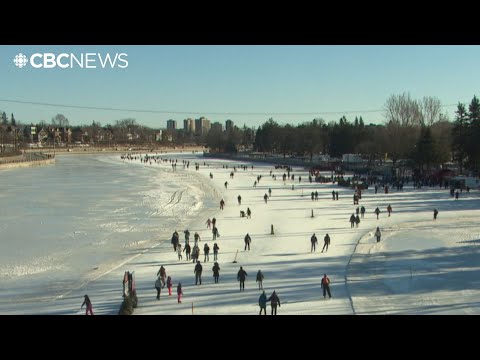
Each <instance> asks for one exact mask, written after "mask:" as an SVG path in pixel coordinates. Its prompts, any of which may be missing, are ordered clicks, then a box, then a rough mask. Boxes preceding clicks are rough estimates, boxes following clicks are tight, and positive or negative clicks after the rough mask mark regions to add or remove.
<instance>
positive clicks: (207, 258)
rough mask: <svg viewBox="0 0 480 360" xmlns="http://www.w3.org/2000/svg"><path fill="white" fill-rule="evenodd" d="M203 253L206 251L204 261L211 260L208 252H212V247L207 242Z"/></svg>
mask: <svg viewBox="0 0 480 360" xmlns="http://www.w3.org/2000/svg"><path fill="white" fill-rule="evenodd" d="M203 253H204V259H203V262H207V261H210V257H209V256H208V254H209V253H210V247H209V246H208V244H207V243H205V245H204V246H203Z"/></svg>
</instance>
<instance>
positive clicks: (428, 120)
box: [421, 96, 442, 126]
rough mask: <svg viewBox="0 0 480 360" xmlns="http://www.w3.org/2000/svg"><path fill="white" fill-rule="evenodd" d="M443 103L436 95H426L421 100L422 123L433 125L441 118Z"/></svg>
mask: <svg viewBox="0 0 480 360" xmlns="http://www.w3.org/2000/svg"><path fill="white" fill-rule="evenodd" d="M441 111H442V104H441V102H440V100H439V99H438V98H436V97H431V96H424V98H423V99H422V102H421V114H422V117H421V125H427V126H430V125H433V124H434V123H436V122H439V121H440V120H441V115H442V113H441Z"/></svg>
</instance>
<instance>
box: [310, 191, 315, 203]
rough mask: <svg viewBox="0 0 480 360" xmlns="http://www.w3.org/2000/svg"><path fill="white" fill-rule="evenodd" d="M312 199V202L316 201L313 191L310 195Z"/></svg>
mask: <svg viewBox="0 0 480 360" xmlns="http://www.w3.org/2000/svg"><path fill="white" fill-rule="evenodd" d="M310 197H311V198H312V201H313V200H315V193H314V192H313V191H312V193H311V194H310Z"/></svg>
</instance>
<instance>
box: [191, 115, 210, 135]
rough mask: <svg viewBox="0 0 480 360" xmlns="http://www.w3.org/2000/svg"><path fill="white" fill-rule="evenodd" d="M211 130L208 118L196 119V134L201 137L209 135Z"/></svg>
mask: <svg viewBox="0 0 480 360" xmlns="http://www.w3.org/2000/svg"><path fill="white" fill-rule="evenodd" d="M209 130H210V120H208V119H207V118H206V117H203V116H202V117H201V118H200V119H195V134H196V135H199V136H203V135H207V133H208V131H209Z"/></svg>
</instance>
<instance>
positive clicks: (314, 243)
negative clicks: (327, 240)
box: [310, 233, 318, 252]
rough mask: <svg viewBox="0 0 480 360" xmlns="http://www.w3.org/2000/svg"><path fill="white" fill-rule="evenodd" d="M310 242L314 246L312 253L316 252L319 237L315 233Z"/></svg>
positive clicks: (311, 248) (311, 249)
mask: <svg viewBox="0 0 480 360" xmlns="http://www.w3.org/2000/svg"><path fill="white" fill-rule="evenodd" d="M310 242H311V243H312V246H311V247H310V252H314V251H315V245H316V244H317V243H318V240H317V236H316V235H315V233H314V234H313V235H312V237H311V238H310Z"/></svg>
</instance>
